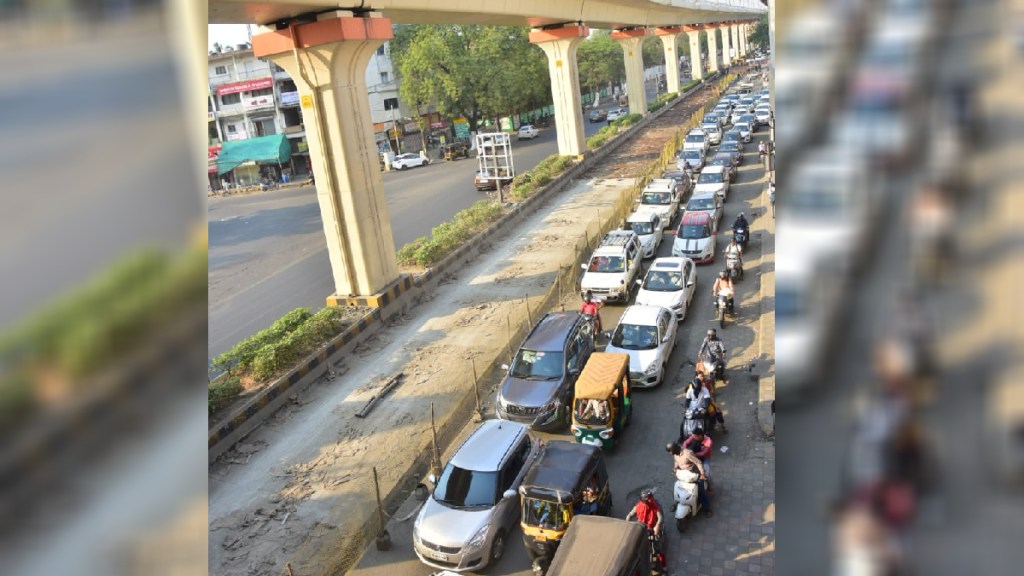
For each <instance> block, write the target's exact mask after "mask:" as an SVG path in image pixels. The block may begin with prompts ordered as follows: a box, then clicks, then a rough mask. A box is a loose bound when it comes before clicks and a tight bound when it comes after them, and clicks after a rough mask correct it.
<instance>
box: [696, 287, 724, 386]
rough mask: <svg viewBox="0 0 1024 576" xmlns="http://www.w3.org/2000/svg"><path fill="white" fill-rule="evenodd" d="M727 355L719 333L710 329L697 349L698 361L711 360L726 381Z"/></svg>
mask: <svg viewBox="0 0 1024 576" xmlns="http://www.w3.org/2000/svg"><path fill="white" fill-rule="evenodd" d="M719 280H721V277H719ZM716 284H717V282H716ZM726 353H727V351H726V349H725V343H724V342H722V339H721V338H719V337H718V332H717V331H716V330H715V329H714V328H709V329H708V335H707V336H705V337H704V340H703V341H702V342H701V343H700V348H698V349H697V359H698V360H703V359H705V358H709V359H710V360H711V361H712V362H713V363H714V364H715V371H716V372H718V373H719V374H721V375H722V379H723V380H724V379H725V356H726Z"/></svg>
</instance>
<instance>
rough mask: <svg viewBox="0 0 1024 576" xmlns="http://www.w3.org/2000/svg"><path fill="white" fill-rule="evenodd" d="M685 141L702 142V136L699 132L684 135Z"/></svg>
mask: <svg viewBox="0 0 1024 576" xmlns="http://www.w3.org/2000/svg"><path fill="white" fill-rule="evenodd" d="M686 141H687V142H697V143H700V142H704V136H703V135H701V134H691V135H689V136H687V137H686Z"/></svg>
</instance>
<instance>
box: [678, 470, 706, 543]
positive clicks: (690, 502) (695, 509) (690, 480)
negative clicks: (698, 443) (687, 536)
mask: <svg viewBox="0 0 1024 576" xmlns="http://www.w3.org/2000/svg"><path fill="white" fill-rule="evenodd" d="M699 481H700V476H698V475H697V474H696V473H694V472H690V471H688V470H676V483H675V486H674V487H673V489H672V499H673V500H674V501H675V504H676V506H675V517H676V530H678V531H680V532H685V531H686V529H687V528H689V527H690V522H692V521H693V518H694V517H695V516H697V514H698V513H699V512H700V511H701V506H700V499H699V498H697V491H698V490H699V488H698V487H697V482H699Z"/></svg>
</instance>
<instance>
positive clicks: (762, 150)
mask: <svg viewBox="0 0 1024 576" xmlns="http://www.w3.org/2000/svg"><path fill="white" fill-rule="evenodd" d="M766 154H768V146H767V145H766V144H765V143H764V140H761V141H760V142H758V143H757V155H758V156H759V157H760V158H761V159H762V160H764V157H765V155H766Z"/></svg>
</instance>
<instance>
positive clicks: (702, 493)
mask: <svg viewBox="0 0 1024 576" xmlns="http://www.w3.org/2000/svg"><path fill="white" fill-rule="evenodd" d="M667 448H668V449H669V452H671V453H672V473H673V474H675V475H676V478H677V479H678V478H679V477H680V475H679V474H678V472H680V471H683V472H686V473H688V474H690V475H693V474H696V475H697V478H696V482H695V483H696V484H697V501H698V502H700V507H701V508H702V509H703V510H704V516H706V517H708V518H711V516H712V515H713V513H712V512H711V500H710V499H709V498H708V491H707V490H708V486H707V480H708V477H707V475H706V474H705V470H704V464H702V463H701V461H700V458H697V457H696V456H695V455H694V454H693V452H692V451H690V450H688V449H686V448H683V447H682V446H680V445H679V444H676V443H675V442H673V443H672V444H669V445H668V446H667Z"/></svg>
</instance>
